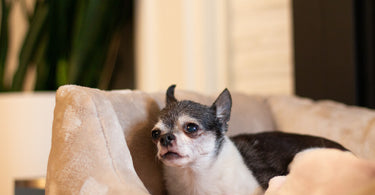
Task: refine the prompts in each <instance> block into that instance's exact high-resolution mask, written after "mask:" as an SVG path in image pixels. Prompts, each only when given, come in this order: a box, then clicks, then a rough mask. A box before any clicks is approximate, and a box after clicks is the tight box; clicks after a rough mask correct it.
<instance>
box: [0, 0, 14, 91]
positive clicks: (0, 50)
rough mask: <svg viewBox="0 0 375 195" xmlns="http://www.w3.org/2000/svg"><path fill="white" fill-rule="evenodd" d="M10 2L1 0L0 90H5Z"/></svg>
mask: <svg viewBox="0 0 375 195" xmlns="http://www.w3.org/2000/svg"><path fill="white" fill-rule="evenodd" d="M10 9H11V3H6V1H5V0H1V26H0V91H4V90H6V87H5V85H4V76H5V67H6V66H5V63H6V59H7V55H8V39H9V22H8V18H9V11H10Z"/></svg>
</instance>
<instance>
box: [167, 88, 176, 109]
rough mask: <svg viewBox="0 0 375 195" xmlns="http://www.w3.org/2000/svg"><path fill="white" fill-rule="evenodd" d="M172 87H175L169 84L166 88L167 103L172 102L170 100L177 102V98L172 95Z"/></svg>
mask: <svg viewBox="0 0 375 195" xmlns="http://www.w3.org/2000/svg"><path fill="white" fill-rule="evenodd" d="M174 88H176V85H171V86H169V87H168V89H167V94H166V97H167V98H166V103H167V105H168V104H170V103H172V102H177V99H176V98H175V97H174Z"/></svg>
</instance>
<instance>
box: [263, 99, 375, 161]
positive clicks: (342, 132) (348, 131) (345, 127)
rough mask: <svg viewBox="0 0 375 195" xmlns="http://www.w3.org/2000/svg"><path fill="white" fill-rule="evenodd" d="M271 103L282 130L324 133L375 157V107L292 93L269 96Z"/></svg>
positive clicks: (370, 157) (314, 133)
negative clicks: (302, 96)
mask: <svg viewBox="0 0 375 195" xmlns="http://www.w3.org/2000/svg"><path fill="white" fill-rule="evenodd" d="M269 104H270V106H271V110H272V113H273V117H274V119H275V122H276V126H277V128H278V129H279V130H282V131H287V132H295V133H302V134H312V135H318V136H323V137H326V138H329V139H332V140H335V141H337V142H339V143H341V144H342V145H344V146H345V147H347V148H348V149H350V150H351V151H353V152H354V153H355V154H356V155H357V156H359V157H363V158H367V159H371V160H375V112H374V111H373V110H370V109H366V108H360V107H355V106H347V105H344V104H341V103H337V102H333V101H327V100H326V101H317V102H314V101H312V100H310V99H305V98H299V97H292V96H273V97H270V98H269Z"/></svg>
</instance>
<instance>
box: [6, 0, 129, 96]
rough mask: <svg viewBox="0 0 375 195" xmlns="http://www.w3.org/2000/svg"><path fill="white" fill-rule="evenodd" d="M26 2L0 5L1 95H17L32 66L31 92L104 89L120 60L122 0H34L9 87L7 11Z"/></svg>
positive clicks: (123, 6)
mask: <svg viewBox="0 0 375 195" xmlns="http://www.w3.org/2000/svg"><path fill="white" fill-rule="evenodd" d="M24 1H25V0H19V1H6V0H1V9H2V12H1V14H2V17H1V31H0V32H1V34H0V90H1V91H21V90H22V88H23V86H24V82H25V75H26V73H27V71H28V70H29V69H30V68H32V67H34V68H35V67H36V81H35V90H55V89H57V88H58V86H60V85H63V84H78V85H83V86H89V87H96V88H101V89H107V88H108V83H109V80H110V78H111V75H112V71H113V68H114V65H115V61H116V60H115V59H116V57H117V55H118V48H119V45H120V44H119V43H120V39H121V33H122V29H123V24H124V22H123V20H124V12H123V10H124V8H125V6H126V5H125V3H124V1H120V0H107V1H101V0H36V2H35V6H34V9H33V10H31V11H27V10H26V9H25V12H26V13H25V14H24V15H25V17H26V18H28V21H29V29H28V31H27V33H26V36H25V39H24V42H23V45H22V48H21V51H20V53H19V64H18V68H17V71H16V73H15V74H14V75H13V80H12V84H11V86H7V85H5V84H4V74H5V73H4V69H5V67H6V64H5V63H6V58H7V46H8V45H7V44H8V36H9V32H8V30H9V28H8V26H9V22H8V21H9V17H8V16H9V12H10V9H11V7H12V5H13V4H15V3H17V2H19V3H25V2H24Z"/></svg>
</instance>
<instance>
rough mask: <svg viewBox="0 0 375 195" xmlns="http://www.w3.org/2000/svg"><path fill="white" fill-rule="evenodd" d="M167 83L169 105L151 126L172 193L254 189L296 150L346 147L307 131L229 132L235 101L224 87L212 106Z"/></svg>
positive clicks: (284, 169)
mask: <svg viewBox="0 0 375 195" xmlns="http://www.w3.org/2000/svg"><path fill="white" fill-rule="evenodd" d="M174 89H175V85H172V86H170V87H169V88H168V90H167V94H166V107H165V108H164V109H162V110H161V112H160V116H159V120H158V122H157V123H156V124H155V126H154V128H153V129H152V139H153V141H154V143H155V144H156V145H157V148H158V153H157V157H158V158H159V159H160V160H161V161H162V162H163V163H164V165H165V166H164V176H165V180H166V187H167V191H168V193H169V194H171V195H174V194H238V195H240V194H256V193H259V192H263V191H264V190H265V189H267V187H268V182H269V180H270V179H271V178H272V177H274V176H277V175H286V174H288V166H289V164H290V163H291V162H292V160H293V158H294V156H295V155H296V154H297V153H299V152H302V151H304V150H306V149H310V148H320V147H324V148H337V149H340V150H346V149H345V148H344V147H342V146H341V145H340V144H337V143H335V142H333V141H330V140H327V139H324V138H320V137H313V136H307V135H298V134H288V133H281V132H266V133H258V134H243V135H238V136H235V137H232V138H229V137H227V136H226V135H225V133H226V132H227V130H228V121H229V119H230V112H231V106H232V100H231V95H230V93H229V91H228V90H227V89H225V90H224V91H223V92H222V93H221V94H220V95H219V97H218V98H217V99H216V101H215V102H214V103H213V104H212V105H211V106H206V105H202V104H199V103H196V102H193V101H189V100H183V101H178V100H177V99H176V98H175V96H174Z"/></svg>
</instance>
